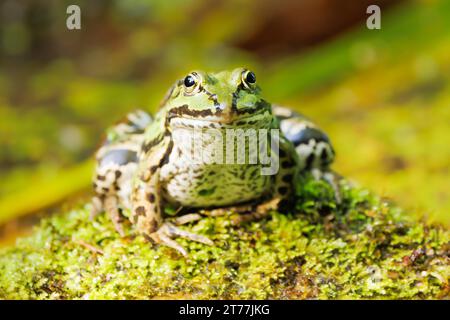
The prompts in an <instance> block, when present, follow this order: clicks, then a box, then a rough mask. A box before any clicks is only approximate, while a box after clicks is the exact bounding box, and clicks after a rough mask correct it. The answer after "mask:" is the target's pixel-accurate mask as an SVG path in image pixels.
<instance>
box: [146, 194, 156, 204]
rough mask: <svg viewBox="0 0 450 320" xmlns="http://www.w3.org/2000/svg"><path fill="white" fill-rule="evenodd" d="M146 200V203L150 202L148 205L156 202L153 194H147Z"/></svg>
mask: <svg viewBox="0 0 450 320" xmlns="http://www.w3.org/2000/svg"><path fill="white" fill-rule="evenodd" d="M147 199H148V201H150V203H154V202H155V200H156V197H155V195H154V194H153V193H149V194H147Z"/></svg>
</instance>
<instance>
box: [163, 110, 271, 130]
mask: <svg viewBox="0 0 450 320" xmlns="http://www.w3.org/2000/svg"><path fill="white" fill-rule="evenodd" d="M267 119H272V118H271V113H270V111H268V110H258V111H257V112H249V113H240V114H232V115H224V114H222V115H204V116H193V115H187V114H182V115H177V116H172V117H168V122H169V123H170V126H171V127H174V128H208V127H209V128H219V127H237V126H244V125H248V126H255V127H259V125H258V124H262V123H265V122H267V121H265V120H267Z"/></svg>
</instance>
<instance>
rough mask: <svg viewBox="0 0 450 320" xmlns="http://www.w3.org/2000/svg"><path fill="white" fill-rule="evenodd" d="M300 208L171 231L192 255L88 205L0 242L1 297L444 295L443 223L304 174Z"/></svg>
mask: <svg viewBox="0 0 450 320" xmlns="http://www.w3.org/2000/svg"><path fill="white" fill-rule="evenodd" d="M300 185H302V187H301V188H300V187H299V188H298V190H297V193H298V199H299V200H298V205H297V210H296V213H295V214H294V213H293V214H288V215H282V214H280V213H273V214H272V215H271V216H270V218H267V219H265V220H262V221H259V222H252V223H247V224H245V225H243V226H240V227H234V226H232V225H231V224H230V217H229V216H225V217H217V218H210V217H206V218H204V219H202V220H201V221H199V222H197V223H193V224H192V225H189V226H186V227H185V228H186V229H189V230H191V231H194V232H197V233H200V234H204V235H207V236H208V237H210V238H211V239H212V240H214V242H215V244H216V246H215V247H208V246H205V245H201V244H198V243H193V242H188V241H184V240H183V239H178V241H179V242H180V243H182V245H183V246H185V247H186V248H188V249H189V252H190V254H189V257H188V258H186V259H185V258H183V257H181V256H180V255H179V254H178V253H176V252H175V251H173V250H172V249H169V248H167V247H164V246H153V245H152V244H150V243H148V242H146V241H145V240H144V239H143V237H141V236H137V237H136V236H133V232H132V228H131V227H130V226H127V228H126V229H127V233H128V236H127V237H125V238H120V237H119V236H118V235H117V234H116V232H115V231H114V229H113V227H112V224H111V223H110V222H109V220H108V218H107V217H106V216H105V215H101V216H99V217H97V218H96V219H95V220H94V221H91V220H89V214H88V208H87V206H86V207H85V208H81V209H78V210H73V211H71V212H68V213H65V214H62V215H58V216H54V217H51V218H49V219H46V220H44V221H42V223H41V225H40V226H39V227H37V228H36V230H35V231H34V233H33V235H31V236H30V237H28V238H24V239H19V240H18V241H17V244H16V246H15V247H12V248H7V249H3V251H1V252H0V298H10V299H11V298H12V299H16V298H25V299H77V298H88V299H99V298H105V299H120V298H127V299H136V298H156V297H159V298H161V297H162V298H206V299H213V298H279V299H286V298H288V299H300V298H405V299H409V298H445V297H448V295H449V286H448V285H449V284H448V279H449V272H450V266H449V260H448V254H449V239H450V233H449V232H448V230H445V229H443V228H442V227H439V226H431V225H427V224H425V223H422V222H417V221H410V220H408V219H406V218H405V216H404V215H403V214H402V213H401V211H400V210H399V209H398V208H396V207H395V206H393V205H391V204H388V203H386V202H384V201H383V200H382V199H379V198H377V197H375V196H374V195H372V194H370V193H369V192H367V191H366V190H361V189H359V188H355V187H351V186H349V185H348V184H347V183H343V202H342V204H341V205H336V203H335V202H334V200H333V199H334V198H333V194H332V191H331V190H330V188H329V187H328V186H327V185H326V184H324V183H322V182H316V181H313V180H311V179H306V180H305V181H303V182H302V183H301V184H300Z"/></svg>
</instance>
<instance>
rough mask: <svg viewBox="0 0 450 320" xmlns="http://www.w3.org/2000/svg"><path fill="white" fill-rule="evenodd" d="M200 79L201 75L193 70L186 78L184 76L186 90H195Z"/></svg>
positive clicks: (190, 91)
mask: <svg viewBox="0 0 450 320" xmlns="http://www.w3.org/2000/svg"><path fill="white" fill-rule="evenodd" d="M200 80H201V79H200V76H199V75H198V74H197V73H195V72H192V73H190V74H188V75H187V76H186V78H184V80H183V83H184V87H185V90H186V92H187V93H192V92H194V90H195V89H197V88H198V87H199V85H200Z"/></svg>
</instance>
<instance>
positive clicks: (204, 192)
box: [198, 187, 216, 197]
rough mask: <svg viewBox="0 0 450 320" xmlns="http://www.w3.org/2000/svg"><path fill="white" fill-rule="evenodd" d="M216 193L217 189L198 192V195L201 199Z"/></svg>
mask: <svg viewBox="0 0 450 320" xmlns="http://www.w3.org/2000/svg"><path fill="white" fill-rule="evenodd" d="M215 191H216V187H213V188H209V189H202V190H200V191H199V192H198V195H199V196H201V197H206V196H210V195H212V194H213V193H214V192H215Z"/></svg>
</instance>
